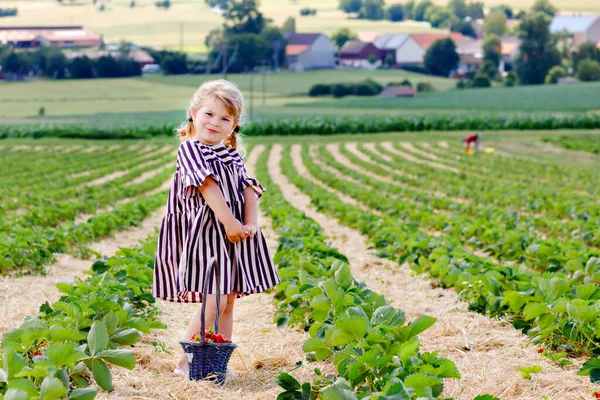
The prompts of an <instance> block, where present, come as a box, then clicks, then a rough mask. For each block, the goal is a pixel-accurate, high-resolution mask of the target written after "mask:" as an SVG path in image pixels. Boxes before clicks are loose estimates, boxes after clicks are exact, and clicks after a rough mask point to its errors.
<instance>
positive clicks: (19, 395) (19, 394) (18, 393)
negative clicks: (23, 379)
mask: <svg viewBox="0 0 600 400" xmlns="http://www.w3.org/2000/svg"><path fill="white" fill-rule="evenodd" d="M30 399H31V397H29V395H28V394H27V392H24V391H22V390H20V389H8V390H7V391H6V393H5V394H4V400H30Z"/></svg>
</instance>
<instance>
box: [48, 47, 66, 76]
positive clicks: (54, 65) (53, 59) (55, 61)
mask: <svg viewBox="0 0 600 400" xmlns="http://www.w3.org/2000/svg"><path fill="white" fill-rule="evenodd" d="M66 68H67V58H66V57H65V55H64V54H63V53H62V51H60V50H56V51H53V52H51V53H50V54H48V57H47V61H46V75H47V76H50V77H52V78H54V79H63V78H64V77H65V69H66Z"/></svg>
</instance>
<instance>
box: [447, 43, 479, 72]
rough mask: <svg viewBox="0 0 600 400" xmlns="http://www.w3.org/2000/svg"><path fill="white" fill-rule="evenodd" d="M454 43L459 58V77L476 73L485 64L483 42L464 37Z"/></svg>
mask: <svg viewBox="0 0 600 400" xmlns="http://www.w3.org/2000/svg"><path fill="white" fill-rule="evenodd" d="M454 43H456V53H458V56H459V61H458V67H457V69H456V72H457V73H458V74H459V75H464V74H466V73H469V72H473V71H476V70H477V69H478V68H479V66H480V65H481V64H483V40H481V39H473V38H470V37H464V38H462V39H459V40H455V41H454Z"/></svg>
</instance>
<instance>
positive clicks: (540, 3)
mask: <svg viewBox="0 0 600 400" xmlns="http://www.w3.org/2000/svg"><path fill="white" fill-rule="evenodd" d="M531 12H532V13H535V12H541V13H544V14H546V15H547V16H549V17H550V18H552V17H554V15H556V8H555V7H554V6H553V5H552V4H550V1H549V0H536V1H535V3H533V6H531Z"/></svg>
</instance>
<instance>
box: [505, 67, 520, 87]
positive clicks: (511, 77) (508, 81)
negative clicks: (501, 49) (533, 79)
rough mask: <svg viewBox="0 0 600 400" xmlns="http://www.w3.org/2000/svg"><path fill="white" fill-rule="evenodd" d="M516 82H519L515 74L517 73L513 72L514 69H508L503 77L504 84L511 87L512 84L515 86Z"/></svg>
mask: <svg viewBox="0 0 600 400" xmlns="http://www.w3.org/2000/svg"><path fill="white" fill-rule="evenodd" d="M518 83H519V77H518V76H517V74H515V72H514V71H510V72H509V73H507V74H506V77H505V78H504V86H506V87H513V86H517V85H518Z"/></svg>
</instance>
